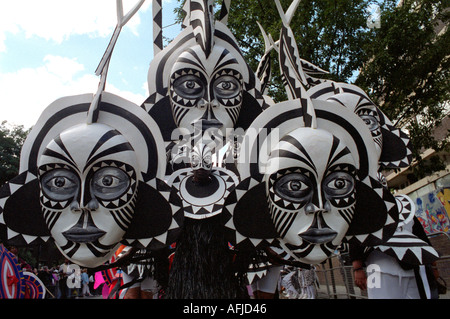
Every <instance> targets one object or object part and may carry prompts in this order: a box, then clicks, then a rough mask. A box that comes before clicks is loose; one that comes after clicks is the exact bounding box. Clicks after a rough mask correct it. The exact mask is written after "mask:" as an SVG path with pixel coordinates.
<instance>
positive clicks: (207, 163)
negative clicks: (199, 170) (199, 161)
mask: <svg viewBox="0 0 450 319" xmlns="http://www.w3.org/2000/svg"><path fill="white" fill-rule="evenodd" d="M203 166H204V167H205V168H207V169H210V168H211V167H212V158H211V156H205V157H204V158H203Z"/></svg>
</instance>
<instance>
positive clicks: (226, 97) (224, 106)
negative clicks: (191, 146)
mask: <svg viewBox="0 0 450 319" xmlns="http://www.w3.org/2000/svg"><path fill="white" fill-rule="evenodd" d="M241 67H242V66H241V65H239V63H238V61H237V60H236V59H235V58H234V57H233V56H232V54H231V53H230V52H229V51H228V50H226V49H224V48H223V47H220V46H214V48H213V50H212V51H211V53H210V55H209V56H208V57H206V56H205V53H204V52H203V50H202V49H201V47H200V46H194V47H193V48H190V49H188V50H186V51H185V52H183V53H182V54H181V55H180V57H179V58H178V59H177V61H176V62H175V64H174V66H173V68H172V75H171V77H170V85H169V97H170V103H171V107H172V114H173V118H174V120H175V123H176V125H177V126H178V127H186V128H189V129H190V128H192V127H195V128H198V129H201V131H206V130H208V129H213V130H217V129H219V130H220V133H221V134H222V136H225V134H226V129H227V128H233V127H234V125H235V124H236V121H237V119H238V117H239V113H240V110H241V105H242V99H243V96H242V94H243V77H242V75H241V73H240V72H239V69H240V68H241Z"/></svg>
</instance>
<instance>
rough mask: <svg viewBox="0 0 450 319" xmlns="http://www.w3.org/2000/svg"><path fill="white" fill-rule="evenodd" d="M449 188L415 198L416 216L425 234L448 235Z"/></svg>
mask: <svg viewBox="0 0 450 319" xmlns="http://www.w3.org/2000/svg"><path fill="white" fill-rule="evenodd" d="M449 201H450V188H442V189H439V190H435V191H432V192H430V193H428V194H427V195H424V196H421V197H418V198H416V200H415V204H416V216H417V218H418V219H419V221H420V222H421V224H422V226H423V228H424V229H425V232H426V233H427V234H434V233H438V232H445V233H450V220H449V218H448V212H449V211H450V203H449Z"/></svg>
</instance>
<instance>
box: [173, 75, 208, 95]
mask: <svg viewBox="0 0 450 319" xmlns="http://www.w3.org/2000/svg"><path fill="white" fill-rule="evenodd" d="M173 88H174V90H175V92H176V93H177V94H178V95H179V96H181V97H183V98H187V99H198V98H200V97H202V96H203V83H202V81H201V80H200V79H199V78H198V77H196V76H193V75H186V76H181V77H179V78H178V79H176V80H175V82H174V83H173Z"/></svg>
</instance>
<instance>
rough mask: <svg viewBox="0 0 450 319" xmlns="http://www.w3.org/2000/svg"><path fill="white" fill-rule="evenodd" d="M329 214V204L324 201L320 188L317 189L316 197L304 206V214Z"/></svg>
mask: <svg viewBox="0 0 450 319" xmlns="http://www.w3.org/2000/svg"><path fill="white" fill-rule="evenodd" d="M319 212H320V213H329V212H331V204H330V202H329V201H328V200H326V199H325V198H324V196H323V194H322V191H321V189H320V187H318V189H317V193H316V195H315V196H314V197H313V199H312V201H311V202H310V203H308V204H307V205H306V206H305V213H306V214H307V215H309V214H314V213H319Z"/></svg>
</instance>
